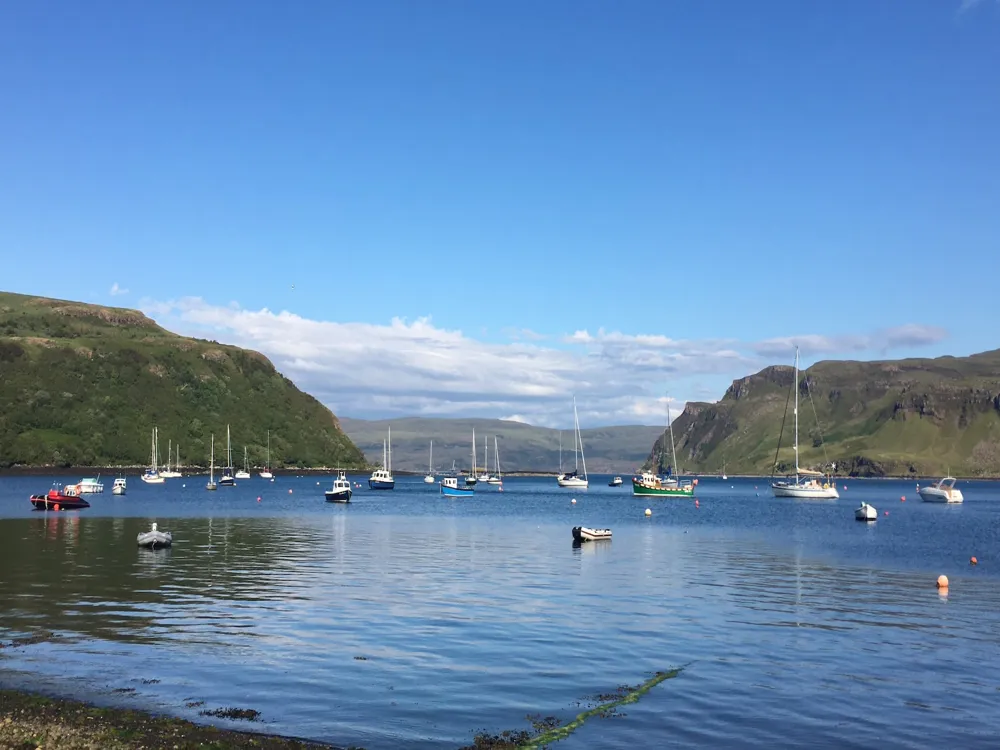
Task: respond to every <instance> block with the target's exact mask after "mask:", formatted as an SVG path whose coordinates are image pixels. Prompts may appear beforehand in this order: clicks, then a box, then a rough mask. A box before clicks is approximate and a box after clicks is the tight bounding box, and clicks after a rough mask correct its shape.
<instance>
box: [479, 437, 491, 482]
mask: <svg viewBox="0 0 1000 750" xmlns="http://www.w3.org/2000/svg"><path fill="white" fill-rule="evenodd" d="M479 481H480V482H487V483H489V481H490V439H489V438H488V437H486V436H485V435H484V436H483V473H482V474H480V475H479Z"/></svg>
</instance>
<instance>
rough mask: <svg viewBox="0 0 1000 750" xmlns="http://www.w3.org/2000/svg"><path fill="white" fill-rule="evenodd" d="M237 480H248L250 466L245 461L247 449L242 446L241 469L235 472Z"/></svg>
mask: <svg viewBox="0 0 1000 750" xmlns="http://www.w3.org/2000/svg"><path fill="white" fill-rule="evenodd" d="M236 478H237V479H249V478H250V464H249V462H248V461H247V447H246V446H245V445H244V446H243V468H242V469H240V470H239V471H237V472H236Z"/></svg>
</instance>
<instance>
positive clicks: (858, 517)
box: [854, 503, 878, 521]
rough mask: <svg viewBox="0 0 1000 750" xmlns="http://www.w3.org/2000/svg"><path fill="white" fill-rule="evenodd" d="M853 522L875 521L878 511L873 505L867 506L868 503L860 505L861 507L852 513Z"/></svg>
mask: <svg viewBox="0 0 1000 750" xmlns="http://www.w3.org/2000/svg"><path fill="white" fill-rule="evenodd" d="M854 520H855V521H877V520H878V511H877V510H876V509H875V506H874V505H869V504H868V503H861V507H860V508H857V509H856V510H855V511H854Z"/></svg>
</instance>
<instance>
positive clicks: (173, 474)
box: [160, 440, 181, 479]
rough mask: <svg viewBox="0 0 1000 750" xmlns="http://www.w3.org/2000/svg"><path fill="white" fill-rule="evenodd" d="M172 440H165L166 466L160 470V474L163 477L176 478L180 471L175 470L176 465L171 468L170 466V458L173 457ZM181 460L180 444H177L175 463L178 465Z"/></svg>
mask: <svg viewBox="0 0 1000 750" xmlns="http://www.w3.org/2000/svg"><path fill="white" fill-rule="evenodd" d="M173 450H174V446H173V441H172V440H167V468H165V469H164V470H163V471H161V472H160V476H161V477H163V478H164V479H176V478H177V477H179V476H181V473H180V472H179V471H177V466H175V467H174V468H173V469H171V468H170V459H171V458H172V457H173ZM180 462H181V446H180V445H178V446H177V464H178V465H180Z"/></svg>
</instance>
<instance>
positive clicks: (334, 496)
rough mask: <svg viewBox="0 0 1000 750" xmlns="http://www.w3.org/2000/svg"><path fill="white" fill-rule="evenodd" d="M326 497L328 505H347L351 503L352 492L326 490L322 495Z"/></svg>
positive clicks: (347, 490) (348, 490)
mask: <svg viewBox="0 0 1000 750" xmlns="http://www.w3.org/2000/svg"><path fill="white" fill-rule="evenodd" d="M323 494H324V495H326V501H327V502H328V503H349V502H351V495H353V494H354V493H353V491H352V490H350V489H345V490H327V491H326V492H324V493H323Z"/></svg>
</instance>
